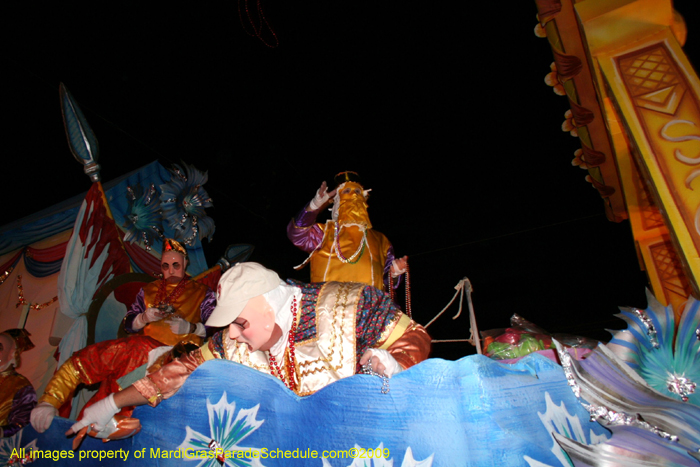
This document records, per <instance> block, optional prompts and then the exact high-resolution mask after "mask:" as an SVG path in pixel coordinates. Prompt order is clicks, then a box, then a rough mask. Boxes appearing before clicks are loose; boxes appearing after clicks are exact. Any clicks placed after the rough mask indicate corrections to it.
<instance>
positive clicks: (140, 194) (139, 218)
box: [124, 183, 163, 251]
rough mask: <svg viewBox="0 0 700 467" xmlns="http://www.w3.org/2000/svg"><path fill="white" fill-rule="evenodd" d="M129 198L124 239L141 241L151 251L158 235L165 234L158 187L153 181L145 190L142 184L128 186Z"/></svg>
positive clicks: (126, 240)
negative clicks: (132, 186)
mask: <svg viewBox="0 0 700 467" xmlns="http://www.w3.org/2000/svg"><path fill="white" fill-rule="evenodd" d="M127 200H128V201H129V210H128V212H127V214H126V215H125V216H124V219H126V222H125V223H124V228H125V229H126V234H124V241H125V242H134V241H140V242H142V243H143V244H144V246H145V247H146V250H148V251H150V250H151V245H152V244H153V241H154V240H155V238H156V236H158V237H162V236H163V215H162V214H161V212H160V199H159V198H158V195H157V192H156V187H155V185H153V184H152V183H151V186H149V187H148V190H144V189H143V188H142V187H141V185H136V186H135V187H134V188H131V187H127Z"/></svg>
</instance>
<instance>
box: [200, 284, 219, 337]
mask: <svg viewBox="0 0 700 467" xmlns="http://www.w3.org/2000/svg"><path fill="white" fill-rule="evenodd" d="M214 308H216V294H215V293H214V291H213V290H212V289H210V288H207V293H206V295H205V296H204V300H202V303H201V304H200V305H199V312H200V314H199V316H200V318H201V320H202V323H206V322H207V320H208V319H209V317H210V316H211V314H212V312H213V311H214ZM205 328H206V330H207V336H211V335H212V334H214V332H216V331H217V330H218V329H219V328H210V327H209V326H205Z"/></svg>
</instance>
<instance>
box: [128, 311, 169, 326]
mask: <svg viewBox="0 0 700 467" xmlns="http://www.w3.org/2000/svg"><path fill="white" fill-rule="evenodd" d="M163 318H165V315H164V314H163V312H161V311H160V310H159V309H158V308H146V311H144V312H143V313H139V314H138V315H136V318H134V322H133V323H132V325H131V327H132V328H134V329H135V330H136V331H138V330H139V329H142V328H143V327H144V326H146V325H147V324H148V323H152V322H154V321H160V320H161V319H163Z"/></svg>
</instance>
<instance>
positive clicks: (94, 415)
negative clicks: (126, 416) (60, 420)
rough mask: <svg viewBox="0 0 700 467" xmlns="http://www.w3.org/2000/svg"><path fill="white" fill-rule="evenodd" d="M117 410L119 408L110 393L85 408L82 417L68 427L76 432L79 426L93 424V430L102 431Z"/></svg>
mask: <svg viewBox="0 0 700 467" xmlns="http://www.w3.org/2000/svg"><path fill="white" fill-rule="evenodd" d="M117 412H119V408H118V407H117V404H115V403H114V394H110V395H109V396H107V397H105V398H104V399H102V400H101V401H98V402H97V403H96V404H94V405H91V406H90V407H88V408H87V409H85V412H83V418H82V419H80V421H78V422H76V423H74V424H73V426H72V427H70V429H71V430H72V431H73V433H77V432H78V431H80V429H81V428H83V427H86V426H90V425H93V426H92V429H93V430H95V431H97V432H100V431H103V430H104V429H105V427H106V426H107V425H108V423H109V421H110V420H111V419H112V417H114V415H116V413H117Z"/></svg>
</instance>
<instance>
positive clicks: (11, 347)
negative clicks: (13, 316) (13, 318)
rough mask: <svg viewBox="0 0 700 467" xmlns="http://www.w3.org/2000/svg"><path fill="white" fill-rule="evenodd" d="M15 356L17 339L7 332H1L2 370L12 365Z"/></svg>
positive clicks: (0, 364) (0, 359) (0, 352)
mask: <svg viewBox="0 0 700 467" xmlns="http://www.w3.org/2000/svg"><path fill="white" fill-rule="evenodd" d="M14 356H15V341H14V340H12V338H11V337H10V336H8V335H7V334H0V371H2V370H4V369H6V368H7V367H8V366H9V365H10V361H11V360H12V359H13V358H14Z"/></svg>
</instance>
